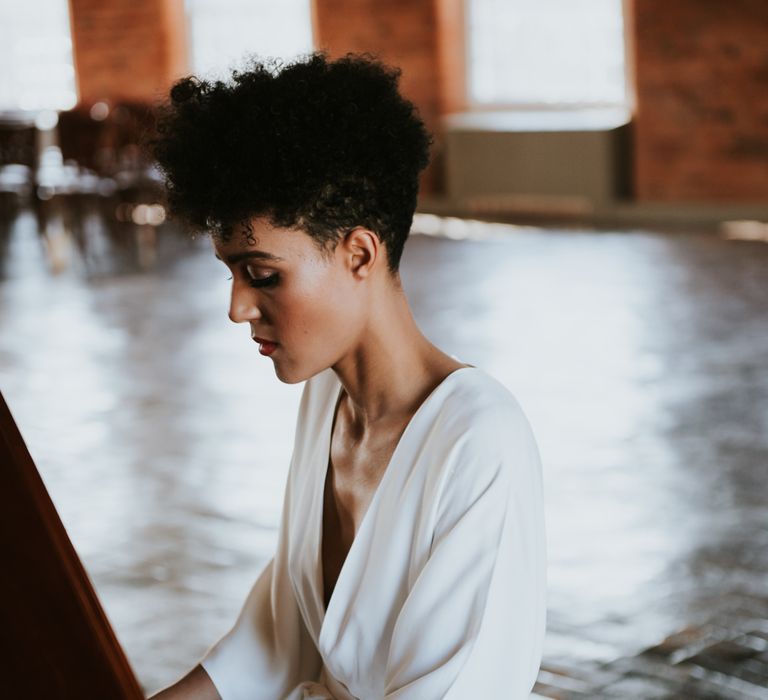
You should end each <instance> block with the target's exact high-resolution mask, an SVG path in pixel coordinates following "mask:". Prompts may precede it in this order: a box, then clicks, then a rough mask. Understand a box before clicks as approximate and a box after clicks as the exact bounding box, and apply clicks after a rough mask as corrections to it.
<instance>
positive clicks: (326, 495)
mask: <svg viewBox="0 0 768 700" xmlns="http://www.w3.org/2000/svg"><path fill="white" fill-rule="evenodd" d="M341 432H342V431H339V433H340V434H339V436H338V437H334V438H333V439H332V441H331V449H330V456H329V463H328V470H327V473H326V479H325V485H324V491H323V518H322V520H323V530H322V532H323V536H322V546H321V549H322V553H321V554H322V569H323V597H324V603H325V607H326V609H327V608H328V604H329V602H330V599H331V595H332V594H333V590H334V588H335V587H336V581H337V580H338V577H339V574H340V573H341V569H342V568H343V566H344V562H345V561H346V559H347V556H348V554H349V550H350V548H351V547H352V543H353V541H354V539H355V535H356V534H357V532H358V530H359V529H360V524H361V523H362V521H363V518H364V517H365V514H366V512H367V511H368V507H369V506H370V503H371V500H372V499H373V496H374V494H375V493H376V489H377V488H378V485H379V483H380V482H381V479H382V477H383V476H384V472H385V471H386V469H387V467H388V465H389V462H390V459H391V456H392V453H393V452H394V448H395V446H396V444H397V439H398V438H399V433H398V434H396V435H391V434H390V435H389V436H385V437H384V438H378V439H375V440H370V441H369V442H368V444H367V445H360V444H358V445H357V446H355V445H353V444H350V443H346V442H345V441H344V440H343V439H342V436H341Z"/></svg>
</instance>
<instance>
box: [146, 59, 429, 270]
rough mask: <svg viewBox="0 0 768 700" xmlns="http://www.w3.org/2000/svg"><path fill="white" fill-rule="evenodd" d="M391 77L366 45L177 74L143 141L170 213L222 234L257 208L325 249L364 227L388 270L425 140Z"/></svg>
mask: <svg viewBox="0 0 768 700" xmlns="http://www.w3.org/2000/svg"><path fill="white" fill-rule="evenodd" d="M400 74H401V71H400V69H399V68H395V67H392V66H387V65H385V64H384V63H382V62H381V61H379V60H378V59H377V58H376V57H374V56H372V55H371V54H368V53H364V54H352V53H349V54H346V55H345V56H343V57H341V58H338V59H336V60H330V59H329V58H328V56H327V54H326V52H324V51H315V52H312V53H310V54H307V55H305V56H303V57H299V58H297V59H295V60H292V61H289V62H285V63H284V62H281V61H279V60H275V59H263V60H262V59H258V58H251V59H250V60H249V61H248V62H247V64H246V67H245V68H244V69H242V70H234V71H232V73H231V77H230V78H229V79H228V80H226V81H222V80H211V81H209V80H202V79H200V78H198V77H196V76H188V77H185V78H182V79H181V80H179V81H177V82H176V83H175V84H174V85H173V87H172V88H171V91H170V96H169V97H170V99H169V100H168V101H167V102H166V103H164V104H163V105H161V106H160V107H159V110H158V119H157V126H156V132H155V133H154V134H153V135H152V136H151V137H150V139H149V148H150V150H151V153H152V155H153V157H154V159H155V160H156V162H157V164H158V167H159V169H160V171H161V173H162V174H163V176H164V179H165V183H166V192H167V200H168V207H169V209H170V213H171V215H172V216H174V217H176V218H178V219H181V220H183V221H185V222H186V223H187V225H188V226H189V227H190V228H191V229H192V230H193V231H195V232H205V233H210V234H211V235H214V236H217V237H220V238H222V239H223V240H227V239H228V238H229V237H230V236H231V235H232V231H233V229H234V227H235V226H236V225H238V224H240V225H243V224H245V223H246V222H247V221H248V220H249V219H250V218H252V217H254V216H266V217H267V218H268V220H269V221H270V223H271V224H272V225H273V226H279V227H286V228H294V227H297V228H300V229H302V230H304V231H305V232H306V233H307V234H308V235H310V236H311V237H312V238H313V239H314V240H315V242H316V244H317V245H318V248H320V249H321V250H324V251H328V250H331V249H333V248H334V247H335V244H336V242H338V240H339V239H340V238H341V237H342V236H343V235H344V234H345V233H346V232H347V231H350V230H352V229H353V228H354V227H355V226H364V227H366V228H369V229H370V230H371V231H374V232H375V233H376V234H377V235H378V236H379V238H380V239H381V241H382V243H383V244H384V245H385V247H386V249H387V257H388V264H389V269H390V272H392V273H393V274H394V273H395V272H397V270H398V269H399V264H400V258H401V255H402V251H403V246H404V245H405V241H406V239H407V237H408V233H409V231H410V227H411V223H412V221H413V213H414V211H415V209H416V198H417V194H418V181H419V173H420V172H421V171H422V170H423V169H424V168H425V167H426V166H427V163H428V162H429V148H430V145H431V144H432V142H433V140H432V136H431V134H430V133H429V132H428V131H427V129H426V127H425V125H424V123H423V121H422V120H421V119H420V117H419V116H418V113H417V110H416V108H415V106H414V105H413V103H412V102H410V101H409V100H406V99H405V98H404V97H403V96H402V95H401V94H400V92H399V89H398V83H399V80H400ZM245 230H246V231H247V230H248V227H247V226H246V228H245Z"/></svg>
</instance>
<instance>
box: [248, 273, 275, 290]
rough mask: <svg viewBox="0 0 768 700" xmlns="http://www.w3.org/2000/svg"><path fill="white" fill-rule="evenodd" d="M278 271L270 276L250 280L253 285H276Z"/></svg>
mask: <svg viewBox="0 0 768 700" xmlns="http://www.w3.org/2000/svg"><path fill="white" fill-rule="evenodd" d="M277 277H278V275H277V273H275V274H273V275H269V277H255V278H251V279H250V280H249V284H250V285H251V287H274V286H275V285H276V284H277Z"/></svg>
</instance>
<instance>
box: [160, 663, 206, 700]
mask: <svg viewBox="0 0 768 700" xmlns="http://www.w3.org/2000/svg"><path fill="white" fill-rule="evenodd" d="M149 700H221V696H220V695H219V693H218V691H217V690H216V686H214V685H213V681H211V679H210V678H209V677H208V674H207V673H206V672H205V670H204V669H203V667H202V666H200V665H199V664H198V665H197V666H195V667H194V668H193V669H192V670H191V671H190V672H189V673H188V674H187V675H186V676H184V678H182V679H181V680H179V681H176V683H174V684H173V685H172V686H170V687H168V688H166V689H165V690H161V691H160V692H159V693H157V694H156V695H153V696H152V697H151V698H150V699H149Z"/></svg>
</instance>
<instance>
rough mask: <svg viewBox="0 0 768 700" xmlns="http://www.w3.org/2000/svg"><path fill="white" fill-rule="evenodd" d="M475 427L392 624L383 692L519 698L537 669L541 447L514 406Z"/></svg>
mask: <svg viewBox="0 0 768 700" xmlns="http://www.w3.org/2000/svg"><path fill="white" fill-rule="evenodd" d="M475 426H476V427H477V428H478V429H476V430H472V431H470V432H469V433H468V434H467V435H465V436H463V437H462V439H460V441H459V442H458V443H457V445H456V446H455V448H454V449H453V450H452V453H451V456H450V458H449V459H450V461H451V462H452V464H451V465H450V469H449V470H448V471H447V475H446V479H445V486H444V490H443V493H442V495H441V497H440V500H439V504H438V512H437V519H436V527H435V531H434V538H433V545H432V549H431V553H430V556H429V558H428V559H427V561H426V563H425V564H424V566H423V568H422V570H421V571H420V573H419V575H418V577H417V579H416V580H415V582H414V584H413V587H412V588H411V589H410V591H409V593H408V596H407V598H406V600H405V602H404V604H403V606H402V608H401V610H400V612H399V615H398V617H397V620H396V623H395V627H394V630H393V634H392V640H391V645H390V650H389V658H388V663H387V670H386V684H385V694H384V697H385V698H386V699H387V700H438V698H444V699H445V700H463V699H465V698H499V699H500V698H504V699H505V700H517V699H518V698H527V697H529V694H530V691H531V688H532V687H533V685H534V682H535V680H536V677H537V673H538V669H539V665H540V662H541V657H542V652H543V642H544V632H545V626H546V593H545V586H546V552H545V539H544V525H543V517H544V515H543V498H542V496H543V493H542V483H541V465H540V460H539V453H538V449H537V446H536V443H535V441H534V439H533V436H532V434H531V432H530V429H529V426H528V422H527V420H526V418H525V416H524V415H523V414H522V412H521V411H516V412H515V415H511V414H510V413H509V412H508V411H507V410H502V411H501V412H500V414H499V415H497V416H495V417H494V418H493V419H491V420H478V421H477V422H476V423H475ZM489 427H490V430H489V429H488V428H489ZM498 431H503V434H500V433H499V432H498Z"/></svg>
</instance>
